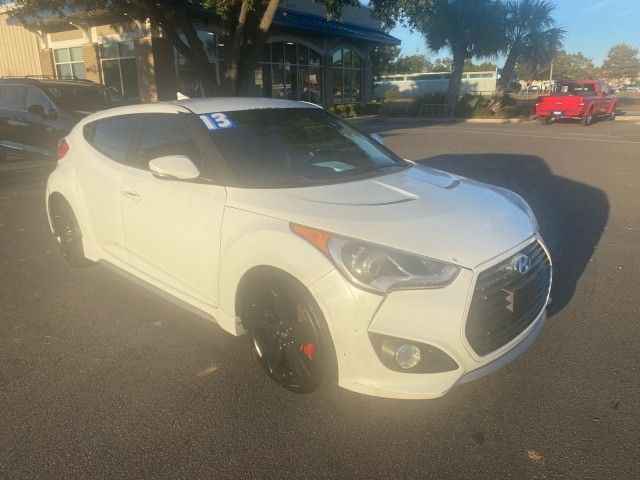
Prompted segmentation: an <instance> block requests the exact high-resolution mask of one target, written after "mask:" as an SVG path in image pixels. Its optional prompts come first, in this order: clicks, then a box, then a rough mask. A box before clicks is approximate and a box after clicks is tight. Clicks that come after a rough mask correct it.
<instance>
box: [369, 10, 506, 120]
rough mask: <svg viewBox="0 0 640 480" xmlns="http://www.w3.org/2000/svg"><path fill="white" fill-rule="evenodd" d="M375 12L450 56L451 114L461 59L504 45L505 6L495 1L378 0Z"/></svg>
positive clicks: (455, 96) (459, 78)
mask: <svg viewBox="0 0 640 480" xmlns="http://www.w3.org/2000/svg"><path fill="white" fill-rule="evenodd" d="M376 11H377V12H378V15H379V16H380V18H382V19H385V20H386V21H387V22H388V23H389V22H393V21H400V22H402V23H404V24H406V25H408V26H409V27H410V28H412V29H414V30H417V31H419V32H421V33H422V34H423V35H424V36H425V38H426V40H427V46H428V47H429V48H430V49H431V50H433V51H435V52H438V51H440V50H442V49H444V48H446V49H447V50H449V52H450V53H451V55H452V57H453V63H452V66H451V78H450V80H449V87H448V91H447V106H448V110H449V113H450V115H453V107H454V105H455V103H456V100H457V98H458V94H459V92H460V83H461V81H462V72H463V69H464V62H465V61H466V60H469V59H471V58H473V57H488V56H492V55H495V54H496V53H497V52H498V51H500V49H501V48H502V47H503V41H504V19H505V17H506V14H505V9H504V5H503V4H502V3H501V2H500V1H498V0H431V1H429V2H426V3H425V2H424V1H417V0H396V1H395V2H392V1H390V0H389V1H379V2H377V3H376Z"/></svg>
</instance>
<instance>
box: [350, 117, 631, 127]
mask: <svg viewBox="0 0 640 480" xmlns="http://www.w3.org/2000/svg"><path fill="white" fill-rule="evenodd" d="M373 118H379V119H382V120H390V121H398V120H400V121H414V122H418V121H421V122H424V123H485V124H498V125H504V124H513V123H535V122H537V119H534V118H424V117H385V116H382V115H367V116H362V117H353V118H348V119H347V120H349V121H358V120H370V119H373ZM615 121H616V122H638V121H640V115H618V116H616V120H615Z"/></svg>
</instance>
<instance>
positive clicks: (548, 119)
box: [539, 117, 551, 125]
mask: <svg viewBox="0 0 640 480" xmlns="http://www.w3.org/2000/svg"><path fill="white" fill-rule="evenodd" d="M539 120H540V123H541V124H542V125H549V124H550V123H551V117H540V119H539Z"/></svg>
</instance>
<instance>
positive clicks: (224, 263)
mask: <svg viewBox="0 0 640 480" xmlns="http://www.w3.org/2000/svg"><path fill="white" fill-rule="evenodd" d="M58 158H59V161H58V165H57V167H56V169H55V170H54V172H53V173H52V174H51V176H50V177H49V181H48V184H47V192H46V199H47V211H48V213H49V219H50V224H51V229H52V231H53V232H54V234H55V236H56V238H57V240H58V242H59V245H60V250H61V253H62V255H63V256H64V258H65V259H66V260H67V261H68V262H69V263H70V264H72V265H82V264H87V263H92V262H102V263H104V264H106V265H109V266H111V267H114V268H115V269H116V270H118V271H121V272H124V273H126V274H128V276H129V277H132V278H134V279H137V280H138V281H139V282H140V283H142V284H144V285H146V286H148V287H150V288H152V289H154V290H156V291H157V292H158V293H162V294H163V295H164V296H165V297H168V298H171V299H173V300H175V301H177V302H178V303H180V304H182V305H183V306H185V307H187V308H189V309H190V310H192V311H195V312H197V313H199V314H201V315H202V316H204V317H206V318H208V319H210V320H212V321H215V322H217V323H218V324H219V325H220V326H221V327H222V328H223V329H224V330H226V331H228V332H230V333H232V334H234V335H240V334H243V333H245V332H247V333H248V336H249V338H250V342H249V343H250V346H251V348H252V349H253V351H254V352H255V355H256V358H257V360H258V362H259V364H260V365H261V366H262V367H263V368H264V370H265V371H266V372H267V374H268V375H269V376H270V377H271V378H272V379H274V380H275V381H276V382H278V383H279V384H281V385H282V386H284V387H286V388H288V389H290V390H292V391H296V392H309V391H312V390H314V389H315V388H316V387H318V386H319V385H320V384H323V383H331V382H332V381H334V380H337V382H338V384H339V385H341V386H342V387H344V388H347V389H350V390H354V391H357V392H361V393H366V394H371V395H379V396H385V397H394V398H433V397H438V396H440V395H443V394H444V393H446V392H447V391H448V390H449V389H451V388H452V387H453V386H454V385H456V384H457V383H461V382H466V381H469V380H472V379H475V378H478V377H480V376H482V375H485V374H487V373H489V372H492V371H494V370H496V369H498V368H500V367H501V366H503V365H505V364H507V363H508V362H510V361H511V360H513V359H514V358H515V357H517V356H518V355H519V354H520V353H522V352H523V351H524V350H526V349H527V347H529V346H530V345H531V344H532V343H533V342H534V341H535V339H536V338H537V337H538V335H539V334H540V332H541V330H542V328H543V325H544V322H545V319H546V313H545V312H546V306H547V304H548V302H549V293H550V288H551V260H550V257H549V254H548V251H547V248H546V247H545V244H544V243H543V241H542V239H541V238H540V235H539V233H538V227H537V223H536V220H535V217H534V215H533V213H532V211H531V209H530V208H529V206H528V205H527V203H526V202H525V201H524V200H523V199H522V198H520V197H519V196H518V195H516V194H515V193H513V192H510V191H508V190H504V189H502V188H499V187H494V186H489V185H484V184H480V183H477V182H473V181H471V180H468V179H465V178H461V177H458V176H454V175H451V174H448V173H445V172H442V171H439V170H434V169H431V168H426V167H424V166H419V165H415V164H414V163H412V162H410V161H407V160H403V159H401V158H399V157H398V156H397V155H395V154H394V153H393V152H391V151H389V150H388V149H387V148H385V147H384V146H383V145H382V144H381V142H380V139H379V138H378V139H372V138H371V137H369V136H367V135H365V134H363V133H361V132H360V131H358V130H357V129H355V128H353V127H352V126H351V125H349V124H348V123H346V122H344V121H342V120H340V119H338V118H337V117H335V116H334V115H332V114H330V113H328V112H326V111H325V110H323V109H322V108H320V107H317V106H315V105H311V104H307V103H302V102H293V101H286V100H271V99H260V98H210V99H197V100H184V101H177V102H172V103H158V104H152V105H135V106H128V107H122V108H115V109H111V110H106V111H103V112H99V113H96V114H94V115H91V116H88V117H86V118H85V119H84V120H82V121H81V122H80V123H79V124H78V125H77V126H76V127H75V128H74V129H73V130H72V131H71V132H70V133H69V135H68V136H67V137H66V138H65V139H63V140H61V141H60V144H59V148H58Z"/></svg>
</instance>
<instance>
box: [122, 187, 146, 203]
mask: <svg viewBox="0 0 640 480" xmlns="http://www.w3.org/2000/svg"><path fill="white" fill-rule="evenodd" d="M122 195H124V197H125V198H128V199H129V200H134V201H136V202H139V201H140V200H142V197H141V196H140V195H139V194H137V193H136V192H129V191H126V190H125V191H124V192H122Z"/></svg>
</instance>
